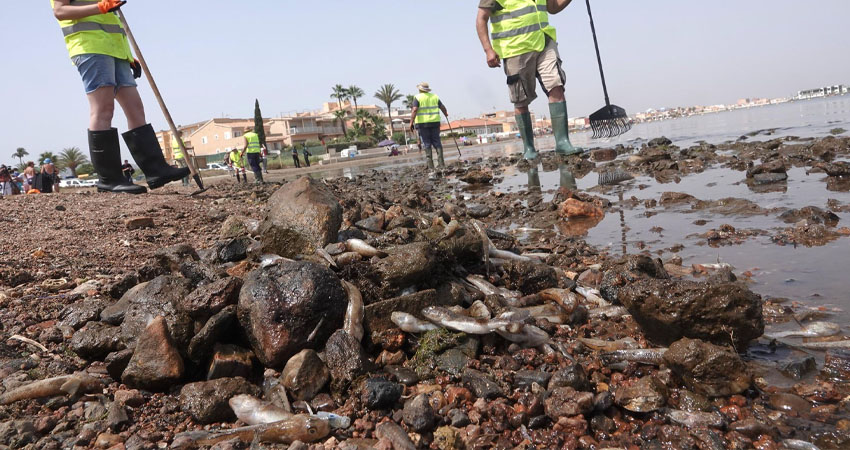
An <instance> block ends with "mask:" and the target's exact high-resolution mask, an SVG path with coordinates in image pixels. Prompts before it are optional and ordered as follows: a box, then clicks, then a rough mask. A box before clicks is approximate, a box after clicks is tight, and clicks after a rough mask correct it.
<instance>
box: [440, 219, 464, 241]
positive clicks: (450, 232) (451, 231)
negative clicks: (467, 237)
mask: <svg viewBox="0 0 850 450" xmlns="http://www.w3.org/2000/svg"><path fill="white" fill-rule="evenodd" d="M458 230H460V222H458V221H457V220H452V221H451V222H449V224H448V225H446V229H445V230H443V237H441V238H440V241H444V240H446V239H451V237H452V236H454V235H455V233H457V231H458Z"/></svg>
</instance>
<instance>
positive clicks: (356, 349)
mask: <svg viewBox="0 0 850 450" xmlns="http://www.w3.org/2000/svg"><path fill="white" fill-rule="evenodd" d="M325 361H326V363H327V365H328V369H330V372H331V378H333V384H332V387H333V388H334V390H335V391H339V390H341V389H345V387H346V386H347V385H348V384H349V383H350V382H351V381H353V380H354V379H355V378H357V377H358V376H360V375H363V374H365V373H367V372H370V371H372V370H373V369H374V364H373V363H372V362H371V361H370V360H369V357H368V355H366V352H364V351H363V347H362V346H361V345H360V342H358V341H357V339H354V338H353V337H351V335H350V334H348V333H346V332H345V331H343V330H337V331H336V332H335V333H334V334H333V335H332V336H331V337H330V339H328V345H327V346H325Z"/></svg>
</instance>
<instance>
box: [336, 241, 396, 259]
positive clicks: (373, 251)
mask: <svg viewBox="0 0 850 450" xmlns="http://www.w3.org/2000/svg"><path fill="white" fill-rule="evenodd" d="M345 248H346V250H348V251H350V252H354V253H357V254H359V255H360V256H363V257H364V258H371V257H373V256H377V257H379V258H384V257H386V256H387V253H386V252H383V251H381V250H378V249H377V248H375V247H372V246H371V245H369V244H367V243H366V241H364V240H362V239H349V240H347V241H345Z"/></svg>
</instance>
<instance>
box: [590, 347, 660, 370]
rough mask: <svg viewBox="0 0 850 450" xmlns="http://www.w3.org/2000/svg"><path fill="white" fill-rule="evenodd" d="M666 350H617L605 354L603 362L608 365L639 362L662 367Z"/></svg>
mask: <svg viewBox="0 0 850 450" xmlns="http://www.w3.org/2000/svg"><path fill="white" fill-rule="evenodd" d="M666 352H667V349H666V348H640V349H631V350H616V351H613V352H608V353H603V354H602V360H603V361H605V363H606V364H611V363H618V362H637V363H643V364H652V365H656V366H657V365H660V364H662V363H663V362H664V353H666Z"/></svg>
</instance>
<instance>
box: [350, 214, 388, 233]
mask: <svg viewBox="0 0 850 450" xmlns="http://www.w3.org/2000/svg"><path fill="white" fill-rule="evenodd" d="M384 225H386V221H385V220H384V215H383V214H382V213H378V214H375V215H374V216H370V217H367V218H365V219H363V220H358V221H357V223H355V224H354V226H355V227H357V228H360V229H361V230H364V231H368V232H370V233H383V232H384Z"/></svg>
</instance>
